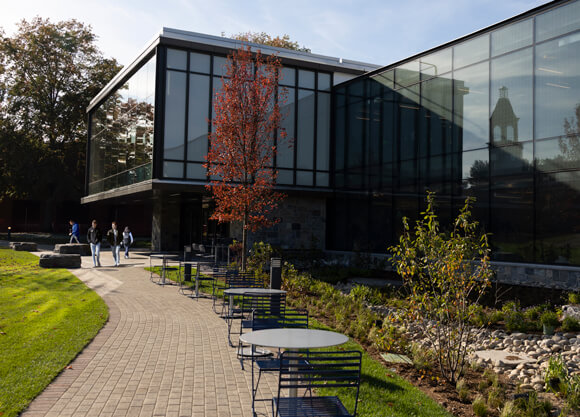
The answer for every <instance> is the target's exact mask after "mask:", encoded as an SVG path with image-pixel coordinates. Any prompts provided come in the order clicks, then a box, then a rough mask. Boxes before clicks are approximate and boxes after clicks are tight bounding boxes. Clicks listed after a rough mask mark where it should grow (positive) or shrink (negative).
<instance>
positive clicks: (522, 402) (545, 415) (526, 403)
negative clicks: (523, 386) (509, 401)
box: [515, 391, 552, 417]
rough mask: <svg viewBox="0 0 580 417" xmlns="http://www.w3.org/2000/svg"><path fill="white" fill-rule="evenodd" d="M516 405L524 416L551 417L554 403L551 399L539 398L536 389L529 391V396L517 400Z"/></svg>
mask: <svg viewBox="0 0 580 417" xmlns="http://www.w3.org/2000/svg"><path fill="white" fill-rule="evenodd" d="M515 405H516V407H517V408H518V409H519V410H520V411H521V415H523V416H524V417H549V416H550V415H551V410H552V404H551V403H550V402H549V401H540V400H538V394H537V393H536V392H535V391H532V392H530V393H529V395H528V397H527V398H526V397H521V398H518V399H517V400H515Z"/></svg>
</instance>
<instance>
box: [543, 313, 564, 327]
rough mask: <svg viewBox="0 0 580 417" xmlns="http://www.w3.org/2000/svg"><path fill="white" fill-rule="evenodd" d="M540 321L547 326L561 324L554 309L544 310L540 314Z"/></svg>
mask: <svg viewBox="0 0 580 417" xmlns="http://www.w3.org/2000/svg"><path fill="white" fill-rule="evenodd" d="M540 321H541V322H542V324H544V325H546V326H557V325H559V324H560V322H559V321H558V315H557V314H556V313H555V312H554V311H544V312H543V313H542V315H541V316H540Z"/></svg>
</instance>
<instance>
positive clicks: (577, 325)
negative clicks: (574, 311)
mask: <svg viewBox="0 0 580 417" xmlns="http://www.w3.org/2000/svg"><path fill="white" fill-rule="evenodd" d="M562 330H563V331H565V332H577V331H579V330H580V322H579V321H578V320H576V319H575V318H574V317H566V318H565V319H564V320H563V321H562Z"/></svg>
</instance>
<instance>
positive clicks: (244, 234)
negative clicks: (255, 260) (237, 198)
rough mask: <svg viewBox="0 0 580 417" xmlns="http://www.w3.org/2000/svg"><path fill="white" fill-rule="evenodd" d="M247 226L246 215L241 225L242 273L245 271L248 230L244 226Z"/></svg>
mask: <svg viewBox="0 0 580 417" xmlns="http://www.w3.org/2000/svg"><path fill="white" fill-rule="evenodd" d="M247 224H248V214H247V213H246V214H244V221H243V223H242V271H244V272H245V271H246V245H247V242H248V229H246V225H247Z"/></svg>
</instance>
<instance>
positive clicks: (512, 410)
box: [499, 401, 521, 417]
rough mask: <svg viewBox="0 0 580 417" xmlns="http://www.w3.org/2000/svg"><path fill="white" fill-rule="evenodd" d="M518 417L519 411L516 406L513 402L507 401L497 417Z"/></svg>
mask: <svg viewBox="0 0 580 417" xmlns="http://www.w3.org/2000/svg"><path fill="white" fill-rule="evenodd" d="M520 415H521V414H520V410H519V408H518V407H517V406H516V404H515V402H513V401H507V402H506V403H505V404H504V406H503V408H502V410H501V413H500V414H499V417H519V416H520Z"/></svg>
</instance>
